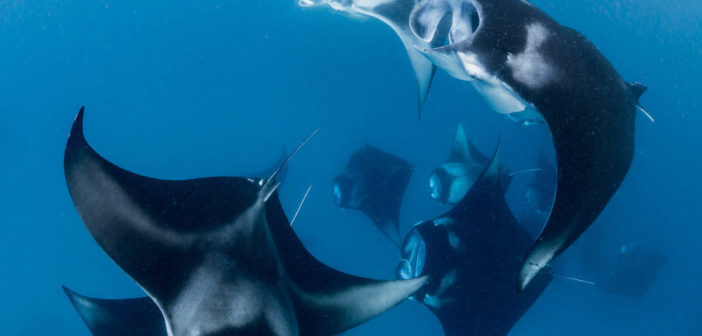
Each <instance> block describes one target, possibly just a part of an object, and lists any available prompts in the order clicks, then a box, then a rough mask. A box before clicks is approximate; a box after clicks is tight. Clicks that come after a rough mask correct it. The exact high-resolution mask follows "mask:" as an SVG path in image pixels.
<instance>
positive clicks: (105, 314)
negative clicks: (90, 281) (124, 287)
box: [63, 286, 167, 336]
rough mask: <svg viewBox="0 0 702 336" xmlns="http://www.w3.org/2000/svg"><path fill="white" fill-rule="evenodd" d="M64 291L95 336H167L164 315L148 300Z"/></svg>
mask: <svg viewBox="0 0 702 336" xmlns="http://www.w3.org/2000/svg"><path fill="white" fill-rule="evenodd" d="M63 291H64V292H65V293H66V295H67V296H68V299H69V300H71V303H72V304H73V307H75V309H76V311H78V314H79V315H80V317H81V318H82V319H83V322H85V325H86V326H87V327H88V329H90V331H91V333H92V334H93V335H94V336H110V335H130V336H166V334H167V333H166V324H165V322H164V319H163V316H162V315H161V311H159V309H158V307H157V306H156V304H155V303H154V302H153V301H151V299H149V298H148V297H143V298H134V299H121V300H107V299H96V298H91V297H87V296H83V295H80V294H78V293H76V292H74V291H72V290H70V289H69V288H67V287H65V286H64V287H63Z"/></svg>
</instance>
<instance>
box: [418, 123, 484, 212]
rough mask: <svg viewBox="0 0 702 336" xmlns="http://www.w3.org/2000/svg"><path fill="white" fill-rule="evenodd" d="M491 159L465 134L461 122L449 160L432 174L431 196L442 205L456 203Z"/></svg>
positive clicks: (430, 182) (430, 179)
mask: <svg viewBox="0 0 702 336" xmlns="http://www.w3.org/2000/svg"><path fill="white" fill-rule="evenodd" d="M489 163H490V162H489V159H488V158H487V157H486V156H485V155H483V153H481V152H480V151H479V150H478V148H476V147H475V145H473V143H472V142H471V141H470V140H469V139H468V137H467V136H466V132H465V131H464V130H463V125H462V124H458V128H457V129H456V135H455V136H454V138H453V142H452V143H451V152H450V154H449V157H448V159H447V160H446V162H445V163H443V164H442V165H441V166H439V168H436V169H434V171H433V172H432V174H431V176H430V177H429V189H430V190H431V198H432V199H434V200H435V201H437V202H439V203H442V204H452V205H453V204H456V203H458V202H459V201H460V200H461V199H463V196H465V195H466V193H467V192H468V190H470V188H471V187H472V186H473V184H475V181H477V180H478V178H479V177H480V175H481V174H482V173H483V171H484V170H485V167H487V165H488V164H489Z"/></svg>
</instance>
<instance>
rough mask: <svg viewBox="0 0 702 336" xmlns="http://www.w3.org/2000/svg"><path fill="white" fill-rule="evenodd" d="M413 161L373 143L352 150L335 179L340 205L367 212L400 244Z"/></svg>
mask: <svg viewBox="0 0 702 336" xmlns="http://www.w3.org/2000/svg"><path fill="white" fill-rule="evenodd" d="M411 176H412V165H410V164H409V163H408V162H407V161H405V160H403V159H401V158H399V157H397V156H395V155H392V154H389V153H386V152H383V151H382V150H380V149H378V148H375V147H373V146H371V145H369V144H366V145H365V146H364V147H363V148H361V149H359V150H357V151H355V152H354V153H353V154H351V157H350V158H349V162H348V164H346V167H345V168H344V170H343V171H342V172H341V174H339V175H338V176H337V177H335V178H334V180H333V181H332V193H333V196H334V202H335V204H336V205H337V206H338V207H341V208H346V209H355V210H359V211H361V212H363V213H364V214H365V215H366V216H368V218H370V220H371V221H372V222H373V224H374V225H375V226H376V227H377V228H378V230H380V232H382V233H383V234H384V235H385V236H386V237H387V238H388V239H390V240H391V241H392V242H393V243H395V244H396V245H398V246H399V245H400V226H399V217H400V207H401V205H402V197H403V196H404V194H405V189H407V184H408V183H409V180H410V177H411Z"/></svg>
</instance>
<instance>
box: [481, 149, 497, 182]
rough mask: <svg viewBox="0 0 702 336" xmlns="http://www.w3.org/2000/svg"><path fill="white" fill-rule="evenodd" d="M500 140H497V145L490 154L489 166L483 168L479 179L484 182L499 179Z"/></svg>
mask: <svg viewBox="0 0 702 336" xmlns="http://www.w3.org/2000/svg"><path fill="white" fill-rule="evenodd" d="M500 144H501V141H500V139H497V145H496V146H495V152H494V153H493V154H492V158H491V159H490V165H488V166H487V167H486V168H485V171H484V172H483V174H482V176H481V177H480V178H479V180H480V179H486V180H498V179H499V178H500V168H501V165H500Z"/></svg>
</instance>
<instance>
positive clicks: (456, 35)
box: [306, 0, 646, 290]
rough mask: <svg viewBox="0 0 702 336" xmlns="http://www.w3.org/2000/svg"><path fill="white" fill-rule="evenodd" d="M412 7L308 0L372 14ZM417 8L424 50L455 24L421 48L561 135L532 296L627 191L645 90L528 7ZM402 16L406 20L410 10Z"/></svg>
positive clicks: (442, 2) (507, 0) (423, 4)
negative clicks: (546, 271) (547, 271)
mask: <svg viewBox="0 0 702 336" xmlns="http://www.w3.org/2000/svg"><path fill="white" fill-rule="evenodd" d="M408 1H409V0H306V2H310V3H326V4H329V5H331V6H332V7H334V8H337V9H342V10H346V11H356V12H358V11H359V10H358V9H359V8H362V9H363V11H364V12H373V13H378V12H381V10H388V9H390V8H394V7H393V5H400V4H402V5H403V6H404V5H406V4H407V3H408ZM409 2H410V3H411V5H412V6H413V9H412V11H411V12H410V15H409V21H408V22H407V23H408V25H409V27H410V29H411V31H412V33H413V34H414V35H415V36H416V37H418V38H419V39H420V40H422V41H424V43H428V42H429V41H436V40H440V41H443V40H444V39H443V34H444V32H445V30H444V29H441V27H442V26H443V25H444V22H446V20H445V19H446V18H451V23H450V27H449V28H448V29H447V31H448V35H447V42H448V44H447V45H446V46H443V47H438V48H427V47H425V46H423V45H422V44H421V43H419V44H416V45H415V48H416V49H417V50H421V51H422V52H423V53H424V54H425V56H427V58H429V59H430V60H431V61H432V62H433V63H434V65H436V66H438V67H439V68H442V69H444V70H445V71H447V72H448V73H449V74H450V75H452V76H453V77H455V78H458V79H461V80H466V81H469V82H470V83H471V84H473V86H474V87H475V88H476V90H477V91H478V92H480V93H481V94H482V95H483V97H485V99H486V101H487V103H488V104H489V105H490V106H491V107H492V108H493V109H494V110H495V111H497V112H500V113H504V114H510V115H511V116H512V119H518V120H525V121H532V120H543V121H544V122H545V123H546V125H548V127H549V129H550V131H551V134H552V136H553V142H554V147H555V150H556V161H557V166H558V182H557V191H556V196H555V202H554V206H553V209H552V211H551V214H550V216H549V218H548V221H547V223H546V226H545V227H544V229H543V231H542V232H541V234H540V235H539V237H538V239H537V241H536V242H535V243H534V245H533V246H532V248H530V249H529V250H528V252H527V253H526V256H525V257H524V261H523V263H522V265H521V266H520V267H521V272H520V277H519V283H518V289H519V290H523V289H524V288H525V287H526V285H527V284H528V283H529V282H530V281H531V279H532V278H534V277H535V276H536V274H538V272H539V271H540V270H541V269H543V268H544V267H546V266H547V265H548V264H549V263H550V262H551V260H552V259H553V258H555V257H557V256H558V255H560V254H561V253H562V252H563V251H564V250H565V249H566V248H568V246H570V245H571V244H572V243H573V242H574V241H575V240H576V239H577V238H578V237H579V236H580V234H582V233H583V232H584V231H585V230H586V229H587V228H588V227H589V226H590V225H591V224H592V222H593V221H594V220H595V219H596V218H597V216H598V215H599V214H600V213H601V212H602V210H603V209H604V208H605V206H606V205H607V203H608V202H609V200H610V199H611V197H612V195H614V193H615V192H616V190H617V189H618V188H619V185H620V184H621V183H622V180H623V179H624V177H625V176H626V173H627V171H628V170H629V166H630V165H631V161H632V159H633V153H634V121H635V120H634V119H635V115H636V109H637V107H639V102H638V101H639V97H640V96H641V95H642V94H643V93H644V92H645V91H646V87H644V86H643V85H641V84H638V83H633V84H630V83H627V82H625V81H624V80H623V79H622V78H621V76H620V75H619V73H617V71H616V69H615V68H614V67H613V66H612V64H611V63H610V62H609V61H608V60H607V59H606V58H605V57H604V56H603V55H602V53H600V51H599V50H598V49H597V47H595V46H594V45H593V44H592V43H591V42H590V41H589V40H588V39H587V38H586V37H585V36H583V35H582V34H580V33H578V32H577V31H575V30H573V29H571V28H568V27H565V26H562V25H560V24H559V23H558V22H556V21H555V20H554V19H552V18H551V17H549V16H548V15H547V14H546V13H544V12H542V11H541V10H540V9H538V8H536V7H535V6H533V5H532V4H530V3H529V2H528V1H526V0H416V1H409ZM403 6H400V7H403ZM397 13H401V15H400V17H401V18H405V17H406V15H405V11H401V12H400V11H398V12H397ZM386 16H392V15H390V14H386ZM403 26H404V24H403ZM400 35H401V34H400ZM403 41H415V40H414V39H406V38H403Z"/></svg>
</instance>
